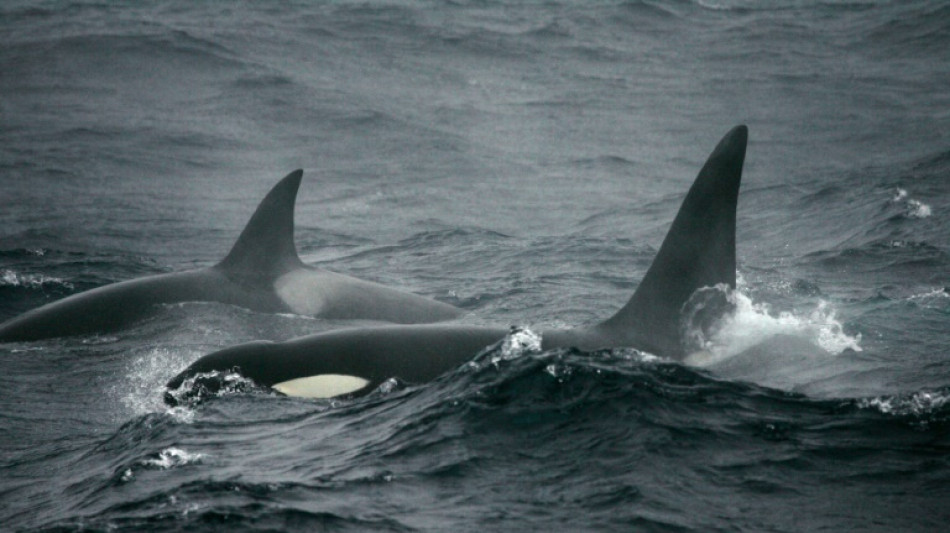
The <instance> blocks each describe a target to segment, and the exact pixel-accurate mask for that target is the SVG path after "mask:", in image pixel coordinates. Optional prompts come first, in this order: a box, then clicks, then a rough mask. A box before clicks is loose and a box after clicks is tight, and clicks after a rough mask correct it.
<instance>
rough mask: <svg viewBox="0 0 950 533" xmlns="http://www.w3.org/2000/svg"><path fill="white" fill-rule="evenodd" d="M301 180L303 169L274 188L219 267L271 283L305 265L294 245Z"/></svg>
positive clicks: (293, 173) (291, 174)
mask: <svg viewBox="0 0 950 533" xmlns="http://www.w3.org/2000/svg"><path fill="white" fill-rule="evenodd" d="M302 177H303V170H295V171H293V172H291V173H290V174H287V176H286V177H284V179H282V180H280V181H279V182H278V183H277V185H274V188H273V189H271V190H270V192H269V193H267V196H265V197H264V199H263V200H261V203H260V205H258V206H257V211H254V215H252V216H251V220H250V221H249V222H248V223H247V226H245V227H244V231H242V232H241V236H240V237H238V240H237V242H235V243H234V246H233V247H232V248H231V251H230V252H229V253H228V255H227V257H225V258H224V259H223V260H222V261H221V262H220V263H218V268H221V269H224V270H226V271H228V272H229V273H232V274H234V275H237V276H239V277H247V278H251V279H258V278H259V279H266V280H270V279H272V278H275V277H277V276H280V275H281V274H283V273H285V272H287V271H288V270H292V269H294V268H298V267H299V266H301V265H302V264H303V262H302V261H300V257H299V256H298V255H297V247H296V246H295V245H294V203H295V202H296V200H297V189H298V188H299V187H300V179H301V178H302Z"/></svg>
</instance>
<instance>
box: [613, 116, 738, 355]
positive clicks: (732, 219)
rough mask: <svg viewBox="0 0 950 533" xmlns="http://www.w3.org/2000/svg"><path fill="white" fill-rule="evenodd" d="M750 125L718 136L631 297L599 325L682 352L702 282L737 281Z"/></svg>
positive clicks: (659, 349) (662, 351)
mask: <svg viewBox="0 0 950 533" xmlns="http://www.w3.org/2000/svg"><path fill="white" fill-rule="evenodd" d="M747 140H748V128H746V126H736V127H735V128H733V129H732V130H730V131H729V133H727V134H726V135H725V137H723V138H722V140H721V141H719V144H718V145H717V146H716V149H715V150H713V152H712V154H711V155H710V156H709V158H708V159H707V160H706V164H705V165H703V168H702V170H700V171H699V176H697V177H696V180H695V181H694V182H693V185H692V187H690V189H689V192H688V193H687V194H686V198H685V199H684V200H683V205H682V206H681V207H680V210H679V212H678V213H677V215H676V218H675V219H674V220H673V224H672V225H671V226H670V229H669V231H668V232H667V234H666V238H665V239H664V240H663V244H662V245H661V246H660V251H659V252H657V254H656V258H654V259H653V264H652V265H650V268H649V270H647V273H646V275H645V276H644V277H643V281H641V282H640V285H639V287H637V290H636V292H634V294H633V296H632V297H631V298H630V301H629V302H627V304H626V305H625V306H624V307H623V308H622V309H621V310H620V311H618V312H617V314H615V315H614V316H612V317H611V318H609V319H607V320H606V321H605V322H603V323H601V324H600V325H599V326H597V328H600V329H601V331H603V332H605V333H607V334H608V335H610V336H612V337H613V338H618V339H624V340H629V341H632V342H633V343H634V345H635V346H637V347H642V348H643V349H645V350H647V351H650V352H651V353H654V354H657V355H663V356H668V357H681V356H683V355H684V354H683V345H682V340H681V332H680V315H681V311H682V308H683V305H684V304H685V303H686V302H687V301H688V300H689V298H690V296H692V294H693V293H694V292H695V291H696V290H697V289H700V288H702V287H712V286H715V285H717V284H721V283H722V284H726V285H728V286H729V287H731V288H735V286H736V203H737V200H738V196H739V182H740V181H741V178H742V164H743V162H744V160H745V151H746V143H747Z"/></svg>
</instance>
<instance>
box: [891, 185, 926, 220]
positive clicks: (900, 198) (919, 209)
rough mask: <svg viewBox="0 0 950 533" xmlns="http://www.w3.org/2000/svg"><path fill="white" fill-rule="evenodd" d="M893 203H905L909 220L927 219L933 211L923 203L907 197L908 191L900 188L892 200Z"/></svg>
mask: <svg viewBox="0 0 950 533" xmlns="http://www.w3.org/2000/svg"><path fill="white" fill-rule="evenodd" d="M891 202H893V203H904V204H905V205H904V208H905V212H904V214H905V215H906V216H907V218H927V217H929V216H930V215H931V214H933V211H932V210H931V209H930V206H929V205H927V204H925V203H923V202H921V201H920V200H915V199H913V198H909V197H908V196H907V189H901V188H898V189H897V192H896V193H895V194H894V197H893V198H891Z"/></svg>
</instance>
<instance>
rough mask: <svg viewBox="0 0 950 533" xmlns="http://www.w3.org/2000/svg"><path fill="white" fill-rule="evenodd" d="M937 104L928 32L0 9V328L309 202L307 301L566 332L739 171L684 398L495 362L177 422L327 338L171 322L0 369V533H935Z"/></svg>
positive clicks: (534, 8) (939, 441)
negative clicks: (283, 199)
mask: <svg viewBox="0 0 950 533" xmlns="http://www.w3.org/2000/svg"><path fill="white" fill-rule="evenodd" d="M948 87H950V7H948V6H947V4H946V3H945V2H942V1H938V0H918V1H907V2H903V1H896V0H895V1H889V0H853V1H840V2H839V1H832V0H825V1H822V0H780V1H777V2H768V3H766V2H753V1H747V0H656V1H630V2H619V1H617V2H584V1H567V0H564V1H544V2H541V1H531V2H515V1H513V0H503V1H494V0H483V1H478V0H472V1H464V0H463V1H455V2H449V1H438V2H430V1H410V0H406V1H391V2H373V1H370V2H357V1H336V2H325V3H315V2H290V1H284V2H267V3H263V2H261V3H257V2H228V3H225V2H217V3H211V2H207V3H204V2H186V1H183V0H167V1H160V2H147V3H146V2H140V3H133V4H132V5H117V4H113V3H110V2H93V1H62V0H57V1H19V0H10V1H7V2H4V3H3V5H2V6H0V206H2V207H0V320H5V319H7V318H10V317H13V316H16V315H17V314H19V313H21V312H23V311H26V310H28V309H31V308H34V307H36V306H38V305H41V304H43V303H45V302H48V301H52V300H55V299H58V298H61V297H63V296H66V295H69V294H73V293H76V292H79V291H82V290H87V289H90V288H93V287H97V286H100V285H103V284H106V283H110V282H115V281H120V280H125V279H130V278H134V277H138V276H142V275H148V274H155V273H161V272H169V271H177V270H184V269H188V268H193V267H200V266H206V265H210V264H212V263H214V262H216V261H217V260H219V259H220V258H221V257H223V256H224V254H225V253H226V252H227V251H228V249H229V248H230V245H231V244H232V242H233V241H234V239H236V237H237V235H238V233H239V232H240V230H241V229H242V227H243V224H244V223H245V222H246V220H247V218H248V217H249V216H250V214H251V212H253V209H254V207H255V206H256V204H257V202H258V201H259V200H260V199H261V198H262V197H263V195H264V194H265V193H266V192H267V190H268V189H269V188H270V187H271V186H272V185H273V184H274V183H276V181H277V180H278V179H279V178H280V177H282V176H284V175H285V174H287V173H288V172H290V171H291V170H293V169H295V168H300V167H302V168H304V170H305V174H304V182H303V185H302V186H301V191H300V195H299V198H298V206H297V214H296V218H297V244H298V247H299V249H300V252H301V256H302V257H303V258H304V260H305V261H306V262H308V263H310V264H313V265H318V266H320V267H323V268H327V269H330V270H335V271H339V272H344V273H347V274H351V275H354V276H358V277H362V278H366V279H370V280H374V281H378V282H381V283H385V284H387V285H391V286H395V287H401V288H404V289H408V290H412V291H415V292H418V293H420V294H424V295H427V296H431V297H433V298H437V299H440V300H442V301H446V302H449V303H452V304H455V305H458V306H461V307H463V308H465V309H466V310H467V316H466V317H464V318H463V319H461V320H462V321H463V322H466V323H477V324H503V325H518V326H522V327H524V328H527V332H525V333H523V335H530V332H531V331H539V330H543V329H544V328H547V327H552V326H568V325H583V324H592V323H595V322H596V321H598V320H599V319H603V318H605V317H607V316H609V315H611V314H612V313H613V312H614V311H615V310H616V309H618V308H619V307H620V306H621V305H623V303H624V302H625V301H626V299H627V298H628V297H629V296H630V294H632V292H633V290H634V289H635V287H636V285H637V283H638V282H639V280H640V278H641V276H642V275H643V273H644V272H645V270H646V268H647V267H648V266H649V264H650V261H651V259H652V257H653V254H654V253H655V251H656V248H657V247H658V246H659V243H660V241H661V240H662V237H663V235H664V234H665V231H666V229H667V227H668V225H669V223H670V222H671V221H672V218H673V216H674V214H675V212H676V209H677V208H678V206H679V202H680V201H681V199H682V196H683V194H684V193H685V191H686V189H687V188H688V186H689V184H690V183H691V180H692V179H693V178H694V177H695V175H696V173H697V171H698V169H699V167H700V165H701V164H702V162H703V161H704V159H705V157H706V156H707V155H708V153H709V152H710V151H711V149H712V148H713V146H715V144H716V142H717V141H718V139H719V137H720V136H721V135H723V134H724V133H725V132H726V131H728V129H729V128H731V127H732V126H734V125H736V124H740V123H744V124H748V126H749V128H750V142H749V147H748V155H747V160H746V166H745V172H744V178H743V188H742V192H741V194H740V199H739V203H740V205H739V213H738V235H737V242H738V254H739V257H738V263H739V265H738V270H739V274H740V278H741V281H740V284H739V285H740V286H739V290H738V292H737V293H736V295H735V298H736V303H737V312H736V314H735V316H734V317H733V318H731V319H728V320H726V321H724V322H723V323H722V324H721V325H720V327H719V328H718V329H717V330H716V331H714V332H712V333H711V334H710V335H708V336H706V337H703V338H700V339H697V340H696V341H697V342H698V343H700V345H702V347H703V348H704V351H703V352H702V354H701V355H697V356H695V357H693V358H691V359H690V360H689V361H688V362H687V364H683V363H676V362H672V361H668V360H664V359H660V358H656V357H654V356H652V355H650V354H646V353H641V352H637V351H635V350H629V349H628V350H619V349H618V350H604V351H600V352H595V353H585V352H579V351H573V350H556V351H550V352H538V351H537V350H533V349H531V348H530V343H522V344H523V345H522V344H519V343H518V342H514V343H508V345H503V344H500V345H498V346H495V347H486V348H487V349H486V351H485V352H483V353H482V354H479V355H478V356H477V357H474V358H473V361H472V362H471V363H470V364H467V365H465V366H463V367H461V368H459V369H457V370H456V371H453V372H450V373H448V374H446V375H445V376H443V377H442V378H440V379H438V380H437V381H435V382H433V383H429V384H413V383H399V382H390V383H387V384H386V385H385V386H384V387H382V388H380V389H379V390H377V391H374V392H373V393H372V394H370V395H369V396H367V397H364V398H360V399H355V400H345V401H342V400H335V401H311V400H300V399H291V398H286V397H280V396H277V395H275V394H274V393H272V392H270V391H267V390H261V389H260V388H257V387H255V386H254V385H253V384H251V383H247V382H245V381H242V380H240V379H238V378H236V377H233V376H232V377H229V380H228V381H226V383H225V385H226V386H225V387H224V390H222V391H221V392H219V393H218V394H216V395H213V396H212V397H206V398H201V399H196V400H194V401H192V402H190V403H187V404H186V405H184V406H182V407H177V408H174V409H172V408H168V407H167V406H165V405H164V404H163V402H162V394H163V392H164V389H163V385H164V383H165V382H166V381H167V380H168V379H169V378H170V377H172V376H174V375H175V374H177V373H178V372H179V371H181V370H182V369H184V368H185V367H186V366H187V365H188V364H190V363H191V362H193V361H194V360H196V359H197V358H199V357H200V356H202V355H203V354H206V353H209V352H211V351H214V350H217V349H220V348H223V347H226V346H230V345H233V344H236V343H239V342H245V341H249V340H253V339H274V340H282V339H286V338H289V337H292V336H296V335H304V334H308V333H312V332H316V331H323V330H328V329H333V328H336V327H340V326H343V325H351V324H349V323H343V322H331V321H323V320H314V319H310V318H305V317H300V316H292V315H269V314H263V313H254V312H250V311H247V310H244V309H240V308H235V307H229V306H226V305H220V304H202V303H193V304H181V305H174V306H167V307H165V308H163V309H161V310H160V312H159V313H158V314H157V315H156V316H155V317H154V318H152V319H149V320H147V321H145V322H143V323H140V324H137V325H135V326H134V327H131V328H129V329H126V330H123V331H120V332H117V333H114V334H109V335H99V336H86V337H72V338H62V339H53V340H48V341H42V342H32V343H8V344H3V345H0V529H2V530H5V531H38V530H49V531H100V530H128V531H171V530H174V531H181V530H189V531H193V530H218V529H224V528H227V529H228V530H233V531H522V530H524V531H542V530H549V531H553V530H559V531H568V530H571V531H816V530H828V531H944V530H946V527H947V523H948V522H950V348H948V347H950V90H948ZM510 340H515V341H517V340H519V339H510ZM521 340H523V339H521ZM529 340H530V338H529Z"/></svg>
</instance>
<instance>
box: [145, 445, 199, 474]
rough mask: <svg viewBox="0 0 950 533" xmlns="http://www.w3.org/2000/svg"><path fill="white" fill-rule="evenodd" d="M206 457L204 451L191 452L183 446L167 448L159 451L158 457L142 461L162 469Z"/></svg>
mask: <svg viewBox="0 0 950 533" xmlns="http://www.w3.org/2000/svg"><path fill="white" fill-rule="evenodd" d="M202 457H204V454H202V453H191V452H187V451H185V450H182V449H181V448H175V447H170V448H165V449H164V450H162V451H161V452H159V454H158V457H156V458H154V459H146V460H144V461H142V465H143V466H154V467H158V468H161V469H162V470H168V469H169V468H175V467H179V466H184V465H187V464H191V463H197V462H198V461H200V460H201V458H202Z"/></svg>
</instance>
